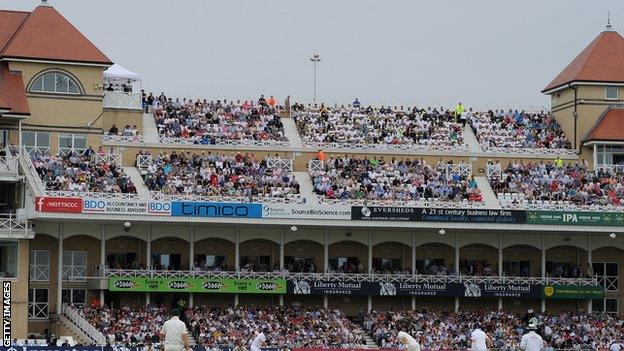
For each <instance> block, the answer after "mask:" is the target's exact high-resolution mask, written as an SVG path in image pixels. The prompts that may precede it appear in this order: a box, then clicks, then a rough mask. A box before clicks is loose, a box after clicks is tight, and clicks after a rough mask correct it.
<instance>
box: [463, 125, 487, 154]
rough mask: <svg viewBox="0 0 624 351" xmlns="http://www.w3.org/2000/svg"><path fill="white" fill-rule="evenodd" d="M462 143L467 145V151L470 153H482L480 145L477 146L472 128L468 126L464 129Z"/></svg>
mask: <svg viewBox="0 0 624 351" xmlns="http://www.w3.org/2000/svg"><path fill="white" fill-rule="evenodd" d="M464 143H466V145H468V149H469V150H470V151H471V152H483V149H481V144H479V140H477V137H476V136H475V134H474V132H473V131H472V128H470V125H468V124H466V126H465V127H464Z"/></svg>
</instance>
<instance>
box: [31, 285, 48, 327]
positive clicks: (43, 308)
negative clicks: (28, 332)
mask: <svg viewBox="0 0 624 351" xmlns="http://www.w3.org/2000/svg"><path fill="white" fill-rule="evenodd" d="M28 290H29V291H28V293H29V295H30V294H32V295H31V296H32V298H33V300H34V299H35V296H36V293H35V292H36V291H37V290H45V291H47V293H46V296H47V297H48V301H45V302H35V301H30V299H28V319H48V316H49V314H50V290H48V289H47V288H30V289H28Z"/></svg>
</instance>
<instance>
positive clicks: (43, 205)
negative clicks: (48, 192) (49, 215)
mask: <svg viewBox="0 0 624 351" xmlns="http://www.w3.org/2000/svg"><path fill="white" fill-rule="evenodd" d="M35 209H36V210H37V211H39V212H63V213H82V199H77V198H71V197H37V199H36V200H35Z"/></svg>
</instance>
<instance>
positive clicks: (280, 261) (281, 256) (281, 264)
mask: <svg viewBox="0 0 624 351" xmlns="http://www.w3.org/2000/svg"><path fill="white" fill-rule="evenodd" d="M284 236H285V234H284V229H282V230H281V233H280V248H279V267H280V270H282V271H283V270H284V241H285V239H284ZM280 297H281V298H282V297H283V296H282V295H280ZM282 300H283V299H282ZM282 304H283V301H282ZM280 306H282V305H280Z"/></svg>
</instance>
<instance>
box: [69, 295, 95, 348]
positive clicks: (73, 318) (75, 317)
mask: <svg viewBox="0 0 624 351" xmlns="http://www.w3.org/2000/svg"><path fill="white" fill-rule="evenodd" d="M61 313H62V314H63V316H65V317H67V319H68V320H69V321H70V322H71V323H72V324H73V325H74V327H76V328H78V330H80V331H82V332H83V333H84V334H85V336H86V337H88V338H89V339H90V341H91V342H92V343H94V344H96V345H98V346H103V345H106V337H104V334H102V332H100V331H99V330H97V329H96V328H95V327H94V326H93V325H91V324H90V323H89V322H87V320H86V319H84V318H83V317H82V316H81V315H80V313H78V311H76V310H75V309H74V308H73V307H71V306H69V305H67V304H63V307H62V309H61Z"/></svg>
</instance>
